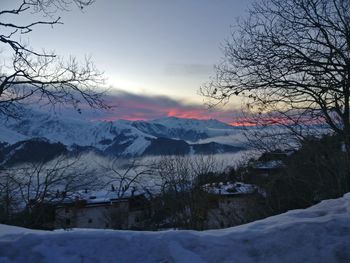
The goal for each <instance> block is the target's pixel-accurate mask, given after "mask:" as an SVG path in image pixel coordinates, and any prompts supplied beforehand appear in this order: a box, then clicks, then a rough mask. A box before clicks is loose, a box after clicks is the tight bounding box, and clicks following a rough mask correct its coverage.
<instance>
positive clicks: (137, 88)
mask: <svg viewBox="0 0 350 263" xmlns="http://www.w3.org/2000/svg"><path fill="white" fill-rule="evenodd" d="M16 2H17V3H18V1H17V0H16V1H14V0H2V1H1V5H2V6H3V7H2V8H14V7H16V6H17V4H15V3H16ZM250 3H251V0H220V1H214V0H176V1H175V0H118V1H110V0H96V2H95V3H94V4H93V5H92V6H90V7H88V8H87V9H84V10H83V11H80V10H78V9H77V8H73V7H72V8H71V9H72V10H71V11H70V12H62V13H59V14H57V15H59V16H61V17H62V21H63V22H64V25H56V26H54V27H53V28H50V27H47V26H42V27H37V28H36V30H35V31H33V32H32V33H31V34H29V35H28V37H24V38H23V40H24V41H27V42H28V43H30V45H31V46H32V47H33V48H35V49H38V50H41V49H42V48H44V49H46V50H55V51H56V53H57V54H59V55H61V56H65V57H68V56H69V55H74V56H76V57H77V58H80V59H83V58H84V56H85V55H88V56H92V59H93V61H94V62H95V64H96V66H97V68H98V69H100V70H101V71H103V72H104V73H105V76H106V78H107V82H106V85H107V86H109V87H112V89H111V90H112V91H113V95H112V96H111V97H110V99H111V100H113V103H115V104H118V106H119V107H118V109H116V110H115V111H114V112H113V113H112V114H111V113H109V114H107V115H106V116H105V117H106V118H113V119H118V118H124V119H152V118H158V117H164V116H177V117H194V118H217V119H221V120H223V121H226V122H231V121H232V118H233V117H234V114H235V113H237V112H238V111H239V110H237V109H233V111H231V109H232V108H238V107H239V106H240V105H239V103H237V102H233V106H232V104H231V106H230V108H226V110H222V109H221V110H219V109H217V110H211V111H207V110H205V106H204V103H203V100H204V98H203V97H201V96H200V95H199V94H198V90H199V87H200V86H201V85H202V84H203V83H205V82H206V81H208V80H209V78H210V76H212V75H213V66H214V64H217V63H219V62H220V60H221V57H222V52H221V50H220V45H222V44H223V43H224V41H225V39H227V38H229V36H230V31H231V25H233V24H234V23H235V21H236V19H237V18H238V17H239V16H244V15H245V12H246V10H247V8H248V7H249V4H250ZM34 17H35V15H34V14H30V15H28V16H23V15H21V16H19V17H18V19H16V22H18V23H19V22H23V23H26V22H29V21H31V20H33V19H34ZM100 115H101V114H99V116H100Z"/></svg>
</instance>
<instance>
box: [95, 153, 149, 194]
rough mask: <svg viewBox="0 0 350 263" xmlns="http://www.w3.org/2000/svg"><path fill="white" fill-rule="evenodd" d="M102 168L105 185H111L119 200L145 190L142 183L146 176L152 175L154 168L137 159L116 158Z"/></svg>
mask: <svg viewBox="0 0 350 263" xmlns="http://www.w3.org/2000/svg"><path fill="white" fill-rule="evenodd" d="M100 166H101V167H102V173H103V178H104V179H103V180H104V181H105V185H107V186H108V185H110V186H111V188H112V190H113V191H115V192H116V197H117V198H123V197H125V195H126V194H127V193H131V194H133V193H134V192H135V191H137V190H141V189H143V188H144V185H143V184H142V181H144V178H142V177H144V176H147V175H150V174H152V172H153V170H152V168H151V167H150V166H149V165H147V164H144V163H142V161H141V160H138V159H136V158H132V159H128V160H126V159H120V158H114V159H111V160H108V162H107V164H106V165H103V164H100Z"/></svg>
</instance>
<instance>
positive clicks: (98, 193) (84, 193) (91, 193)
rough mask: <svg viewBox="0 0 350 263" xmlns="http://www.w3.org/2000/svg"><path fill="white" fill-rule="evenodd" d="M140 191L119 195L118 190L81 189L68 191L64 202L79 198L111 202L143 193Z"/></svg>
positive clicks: (67, 202)
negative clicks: (73, 191)
mask: <svg viewBox="0 0 350 263" xmlns="http://www.w3.org/2000/svg"><path fill="white" fill-rule="evenodd" d="M141 194H142V193H141V192H139V191H135V192H134V193H131V191H127V192H125V193H124V194H123V195H122V196H121V195H119V196H118V192H117V191H113V190H80V191H77V192H75V193H68V194H67V197H66V198H65V199H64V200H63V203H66V204H69V203H72V202H74V201H77V200H81V201H85V202H86V203H87V204H90V205H93V204H100V203H110V202H115V201H122V200H126V199H127V198H129V197H131V196H133V195H135V196H138V195H141Z"/></svg>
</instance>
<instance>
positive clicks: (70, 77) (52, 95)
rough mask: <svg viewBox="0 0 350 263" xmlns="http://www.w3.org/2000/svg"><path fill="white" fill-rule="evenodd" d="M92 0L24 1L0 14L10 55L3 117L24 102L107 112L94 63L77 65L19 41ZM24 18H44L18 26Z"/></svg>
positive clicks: (2, 87) (0, 102)
mask: <svg viewBox="0 0 350 263" xmlns="http://www.w3.org/2000/svg"><path fill="white" fill-rule="evenodd" d="M93 2H94V1H93V0H22V1H21V2H20V3H19V4H18V2H17V4H18V6H17V7H15V8H13V9H7V10H0V28H1V33H0V44H1V45H2V48H3V54H5V55H6V56H10V57H11V58H10V59H5V58H4V62H3V65H2V66H1V67H0V113H2V114H5V116H10V117H15V116H16V115H18V108H19V107H18V106H19V103H20V102H22V103H23V102H26V103H28V102H37V101H42V102H43V103H45V104H50V105H52V106H54V105H56V104H71V105H73V106H74V108H75V109H76V110H78V111H80V108H79V104H80V103H82V102H84V103H87V104H88V105H89V106H91V107H95V108H105V109H106V108H108V106H107V105H106V104H105V103H104V101H103V99H102V98H103V95H104V92H103V91H102V90H101V87H100V86H101V84H102V83H103V76H102V74H101V73H100V72H99V71H98V70H97V69H96V68H95V66H94V64H93V63H92V62H91V59H89V58H86V59H85V62H84V63H78V61H77V59H76V58H74V57H71V58H69V59H68V60H64V59H62V58H60V57H58V56H57V55H56V54H55V53H54V52H48V51H38V50H35V49H33V48H31V47H29V45H28V44H25V43H24V42H23V41H21V37H23V36H24V35H26V36H28V35H30V33H31V32H32V31H33V30H35V29H36V28H37V27H39V26H51V27H52V26H55V25H59V24H62V22H61V18H60V17H59V16H57V13H58V12H60V11H68V10H69V9H70V7H71V6H72V5H76V6H78V7H79V8H80V9H83V8H84V7H87V6H89V5H91V4H92V3H93ZM25 14H36V15H42V16H43V20H36V18H37V17H38V16H34V15H33V17H34V21H30V22H28V23H26V24H20V23H18V21H17V20H18V19H17V18H18V17H19V16H21V15H25Z"/></svg>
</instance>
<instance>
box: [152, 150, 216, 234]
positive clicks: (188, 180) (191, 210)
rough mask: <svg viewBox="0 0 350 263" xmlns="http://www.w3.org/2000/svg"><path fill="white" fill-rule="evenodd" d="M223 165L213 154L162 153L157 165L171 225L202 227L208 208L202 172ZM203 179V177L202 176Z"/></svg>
mask: <svg viewBox="0 0 350 263" xmlns="http://www.w3.org/2000/svg"><path fill="white" fill-rule="evenodd" d="M220 168H222V166H221V165H220V163H219V162H217V160H216V159H215V158H214V157H213V156H211V155H210V156H165V157H163V158H162V159H161V160H160V161H159V162H158V164H157V165H156V168H155V171H156V172H157V173H158V175H159V177H160V179H161V199H162V202H163V203H162V205H163V206H162V209H160V212H161V213H163V217H164V218H165V219H166V220H165V221H167V222H168V224H170V225H169V226H171V227H180V228H189V229H203V228H204V221H205V218H206V216H207V212H208V208H209V206H208V203H209V202H208V193H207V192H206V191H204V190H203V188H202V183H203V182H202V180H201V178H200V177H201V176H207V175H209V176H210V175H212V176H213V173H216V172H217V171H218V170H220ZM202 179H203V178H202Z"/></svg>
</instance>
